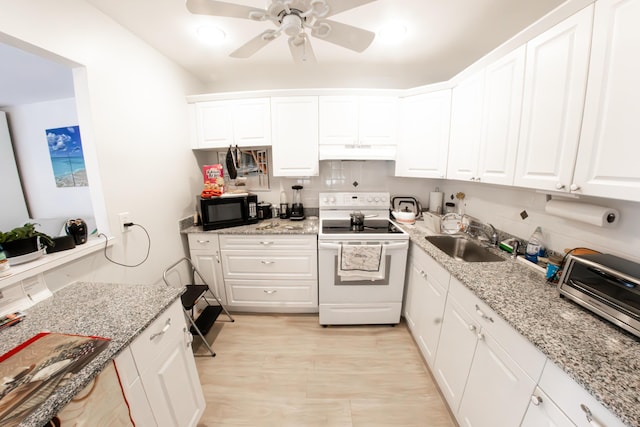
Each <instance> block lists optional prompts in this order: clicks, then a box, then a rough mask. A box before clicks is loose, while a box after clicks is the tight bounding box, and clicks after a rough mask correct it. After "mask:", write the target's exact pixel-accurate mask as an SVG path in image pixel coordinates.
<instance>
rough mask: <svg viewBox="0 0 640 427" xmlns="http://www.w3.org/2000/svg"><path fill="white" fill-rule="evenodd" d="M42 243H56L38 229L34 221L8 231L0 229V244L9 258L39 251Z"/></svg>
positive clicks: (49, 244) (52, 244)
mask: <svg viewBox="0 0 640 427" xmlns="http://www.w3.org/2000/svg"><path fill="white" fill-rule="evenodd" d="M42 243H44V244H45V245H47V246H54V245H55V243H54V242H53V239H52V238H51V237H49V236H48V235H46V234H44V233H41V232H39V231H37V230H36V224H33V223H26V224H25V225H23V226H22V227H16V228H14V229H13V230H11V231H7V232H6V233H5V232H2V231H0V245H1V246H2V248H3V249H4V252H5V254H6V256H7V258H11V257H16V256H20V255H25V254H28V253H31V252H37V251H39V250H40V249H41V248H42Z"/></svg>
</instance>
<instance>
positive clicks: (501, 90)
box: [476, 46, 525, 185]
mask: <svg viewBox="0 0 640 427" xmlns="http://www.w3.org/2000/svg"><path fill="white" fill-rule="evenodd" d="M524 60H525V46H521V47H519V48H518V49H516V50H514V51H513V52H511V53H510V54H508V55H506V56H504V57H503V58H501V59H499V60H498V61H496V62H495V63H493V64H491V65H489V66H488V67H487V68H486V77H485V79H486V80H485V90H484V111H483V116H482V134H481V139H480V162H479V164H478V165H479V166H478V175H479V179H478V178H476V180H481V181H482V182H487V183H490V184H505V185H511V184H513V176H514V172H515V166H516V154H517V150H518V133H519V129H520V113H521V111H522V84H523V81H524Z"/></svg>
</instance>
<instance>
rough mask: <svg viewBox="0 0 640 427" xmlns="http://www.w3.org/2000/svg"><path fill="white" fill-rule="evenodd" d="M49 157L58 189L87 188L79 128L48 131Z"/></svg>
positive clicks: (71, 127)
mask: <svg viewBox="0 0 640 427" xmlns="http://www.w3.org/2000/svg"><path fill="white" fill-rule="evenodd" d="M46 133H47V144H48V146H49V157H51V166H52V167H53V175H54V178H55V180H56V187H87V186H88V185H89V182H88V181H87V171H86V168H85V164H84V154H83V152H82V140H81V138H80V127H79V126H68V127H64V128H57V129H47V130H46Z"/></svg>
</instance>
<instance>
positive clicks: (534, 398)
mask: <svg viewBox="0 0 640 427" xmlns="http://www.w3.org/2000/svg"><path fill="white" fill-rule="evenodd" d="M531 403H532V404H533V405H535V406H539V405H540V404H541V403H542V398H541V397H540V396H537V395H535V394H534V395H533V396H531Z"/></svg>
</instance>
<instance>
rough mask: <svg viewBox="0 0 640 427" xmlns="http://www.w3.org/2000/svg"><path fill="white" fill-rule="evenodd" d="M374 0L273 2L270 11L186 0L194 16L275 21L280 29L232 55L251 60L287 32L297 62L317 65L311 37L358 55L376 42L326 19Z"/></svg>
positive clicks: (210, 0)
mask: <svg viewBox="0 0 640 427" xmlns="http://www.w3.org/2000/svg"><path fill="white" fill-rule="evenodd" d="M373 1H375V0H271V3H270V6H269V7H268V8H267V9H258V8H255V7H250V6H244V5H240V4H234V3H227V2H222V1H216V0H186V2H187V9H188V10H189V11H190V12H191V13H194V14H198V15H213V16H225V17H231V18H243V19H250V20H254V21H271V22H273V23H274V24H275V25H276V26H277V27H278V28H276V29H275V30H274V29H268V30H265V31H263V32H262V33H260V34H258V35H257V36H256V37H254V38H253V39H251V40H249V41H248V42H247V43H245V44H244V45H242V46H240V47H239V48H238V49H236V50H235V51H233V52H231V54H230V55H229V56H231V57H233V58H249V57H250V56H251V55H253V54H254V53H256V52H258V51H259V50H260V49H262V48H263V47H265V46H266V45H267V44H269V43H270V42H272V41H273V40H275V39H276V38H278V37H279V36H280V35H281V34H282V33H284V34H285V35H287V36H289V40H288V43H289V50H290V51H291V56H292V57H293V60H294V61H295V62H297V63H305V62H306V63H315V62H316V58H315V55H314V53H313V49H312V48H311V42H310V41H309V35H311V36H313V37H317V38H319V39H322V40H325V41H328V42H330V43H333V44H336V45H338V46H342V47H344V48H347V49H351V50H353V51H355V52H363V51H364V50H365V49H366V48H367V47H369V45H370V44H371V42H372V41H373V39H374V37H375V33H373V32H371V31H367V30H364V29H362V28H358V27H354V26H351V25H347V24H343V23H340V22H335V21H330V20H328V19H325V18H328V17H330V16H333V15H336V14H338V13H340V12H344V11H346V10H349V9H353V8H356V7H358V6H362V5H364V4H367V3H371V2H373ZM307 30H309V33H307Z"/></svg>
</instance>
